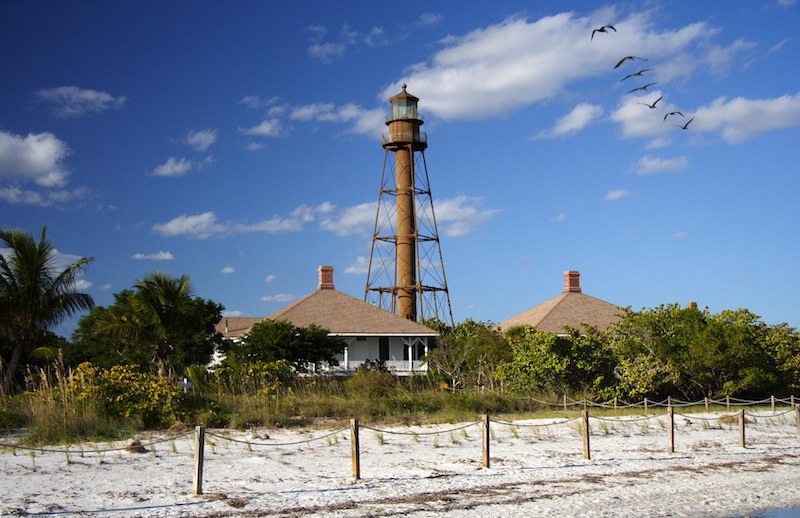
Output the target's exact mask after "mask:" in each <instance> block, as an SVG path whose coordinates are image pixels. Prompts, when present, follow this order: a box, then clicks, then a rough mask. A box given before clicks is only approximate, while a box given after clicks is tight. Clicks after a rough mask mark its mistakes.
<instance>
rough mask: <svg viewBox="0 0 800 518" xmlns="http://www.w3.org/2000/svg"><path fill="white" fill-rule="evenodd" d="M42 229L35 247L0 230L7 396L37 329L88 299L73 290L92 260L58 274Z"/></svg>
mask: <svg viewBox="0 0 800 518" xmlns="http://www.w3.org/2000/svg"><path fill="white" fill-rule="evenodd" d="M45 230H46V227H42V235H41V238H40V239H39V243H38V244H37V243H36V242H35V241H34V239H33V236H32V235H31V234H30V233H29V232H26V231H24V230H20V229H10V228H7V227H6V228H3V229H2V230H0V241H2V242H3V243H5V245H6V246H7V247H8V250H7V251H3V253H2V254H0V340H2V341H5V342H7V344H8V346H9V349H10V355H9V356H8V360H7V361H8V364H7V365H6V368H5V372H4V373H3V378H2V385H1V386H2V390H3V392H8V390H9V389H10V388H11V384H12V382H13V379H14V375H15V374H16V371H17V367H18V366H19V362H20V358H21V357H22V353H23V352H25V351H26V350H27V349H28V348H29V347H30V345H31V340H32V338H33V336H34V332H35V331H36V330H37V329H42V330H43V329H47V328H50V327H53V326H56V325H58V324H59V323H61V322H62V321H63V320H64V319H65V318H67V317H70V316H72V315H74V314H75V313H77V312H78V311H82V310H85V309H91V308H92V307H94V302H93V301H92V297H91V296H90V295H87V294H85V293H78V292H76V291H75V282H76V281H77V280H78V278H79V277H80V276H81V274H82V273H83V272H84V271H85V270H86V267H87V265H88V264H89V263H90V262H92V261H93V258H91V257H89V258H82V259H80V260H79V261H77V262H76V263H74V264H71V265H69V266H67V267H66V268H64V269H63V270H61V267H60V266H59V264H58V262H57V258H56V249H55V248H53V242H52V241H48V240H45V237H44V234H45Z"/></svg>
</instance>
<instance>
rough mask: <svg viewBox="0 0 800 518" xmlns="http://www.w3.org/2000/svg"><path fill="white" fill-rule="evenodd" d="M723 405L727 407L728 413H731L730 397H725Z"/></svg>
mask: <svg viewBox="0 0 800 518" xmlns="http://www.w3.org/2000/svg"><path fill="white" fill-rule="evenodd" d="M725 404H726V405H727V406H728V412H730V411H731V397H730V396H725Z"/></svg>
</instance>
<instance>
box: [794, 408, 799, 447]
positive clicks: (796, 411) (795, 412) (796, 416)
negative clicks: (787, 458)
mask: <svg viewBox="0 0 800 518" xmlns="http://www.w3.org/2000/svg"><path fill="white" fill-rule="evenodd" d="M794 420H795V422H796V423H797V442H800V406H797V407H795V409H794Z"/></svg>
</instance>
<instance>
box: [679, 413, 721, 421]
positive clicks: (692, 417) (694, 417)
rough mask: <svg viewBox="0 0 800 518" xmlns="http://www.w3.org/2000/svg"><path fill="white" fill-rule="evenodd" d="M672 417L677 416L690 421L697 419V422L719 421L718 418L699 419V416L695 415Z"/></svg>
mask: <svg viewBox="0 0 800 518" xmlns="http://www.w3.org/2000/svg"><path fill="white" fill-rule="evenodd" d="M674 415H676V416H679V417H683V418H684V419H689V420H690V421H691V420H692V419H697V420H698V421H716V420H718V419H719V417H701V416H699V415H697V414H692V415H686V414H674Z"/></svg>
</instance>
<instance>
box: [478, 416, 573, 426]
mask: <svg viewBox="0 0 800 518" xmlns="http://www.w3.org/2000/svg"><path fill="white" fill-rule="evenodd" d="M578 419H580V417H573V418H571V419H565V420H564V421H556V422H555V423H547V424H522V423H519V424H517V423H512V422H511V421H492V424H502V425H506V426H514V427H518V428H540V427H542V426H560V425H562V424H567V423H571V422H572V421H577V420H578Z"/></svg>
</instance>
